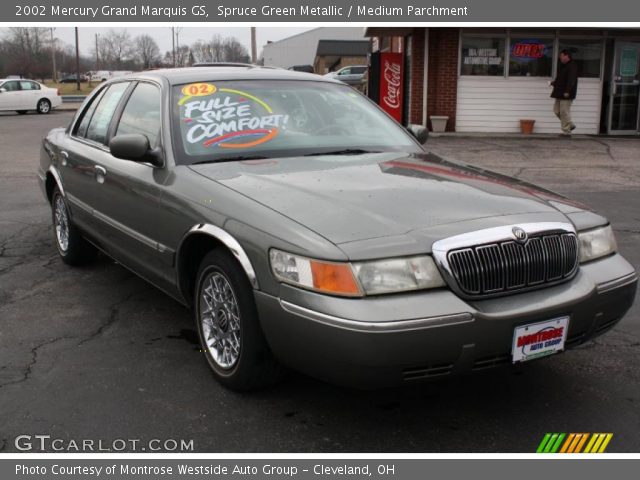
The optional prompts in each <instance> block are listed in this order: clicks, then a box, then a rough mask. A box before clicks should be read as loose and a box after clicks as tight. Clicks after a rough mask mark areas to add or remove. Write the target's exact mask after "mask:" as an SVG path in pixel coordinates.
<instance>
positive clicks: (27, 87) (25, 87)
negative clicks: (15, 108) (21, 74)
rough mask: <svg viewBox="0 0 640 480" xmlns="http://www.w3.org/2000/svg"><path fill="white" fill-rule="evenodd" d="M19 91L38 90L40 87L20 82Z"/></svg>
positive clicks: (31, 83)
mask: <svg viewBox="0 0 640 480" xmlns="http://www.w3.org/2000/svg"><path fill="white" fill-rule="evenodd" d="M20 89H21V90H40V85H38V84H37V83H34V82H26V81H21V82H20Z"/></svg>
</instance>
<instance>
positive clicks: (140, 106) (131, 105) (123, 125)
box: [116, 83, 160, 147]
mask: <svg viewBox="0 0 640 480" xmlns="http://www.w3.org/2000/svg"><path fill="white" fill-rule="evenodd" d="M126 133H140V134H142V135H146V137H147V138H148V139H149V145H151V146H152V147H153V146H155V145H156V143H157V141H158V135H159V134H160V90H159V89H158V87H156V86H155V85H152V84H150V83H139V84H138V85H137V86H136V88H135V90H134V91H133V93H132V94H131V96H130V97H129V100H128V101H127V106H126V107H125V108H124V111H123V112H122V117H120V123H119V124H118V128H117V130H116V135H121V134H126Z"/></svg>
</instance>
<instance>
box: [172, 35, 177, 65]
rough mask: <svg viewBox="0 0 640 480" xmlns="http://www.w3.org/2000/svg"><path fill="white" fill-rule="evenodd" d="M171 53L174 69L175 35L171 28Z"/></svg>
mask: <svg viewBox="0 0 640 480" xmlns="http://www.w3.org/2000/svg"><path fill="white" fill-rule="evenodd" d="M171 52H172V56H173V68H176V33H175V31H174V29H173V27H171Z"/></svg>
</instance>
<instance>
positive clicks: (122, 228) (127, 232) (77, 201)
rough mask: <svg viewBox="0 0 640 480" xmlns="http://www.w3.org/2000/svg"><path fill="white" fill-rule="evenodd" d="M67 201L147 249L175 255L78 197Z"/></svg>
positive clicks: (160, 244)
mask: <svg viewBox="0 0 640 480" xmlns="http://www.w3.org/2000/svg"><path fill="white" fill-rule="evenodd" d="M67 200H69V202H70V203H71V204H73V205H75V206H76V207H78V208H81V209H82V210H84V211H85V212H87V213H89V214H90V215H92V216H94V217H95V218H97V219H98V220H101V221H102V222H104V223H106V224H107V225H109V226H110V227H113V228H115V229H116V230H119V231H120V232H122V233H124V234H125V235H128V236H129V237H131V238H133V239H134V240H137V241H138V242H140V243H142V244H144V245H146V246H147V247H149V248H152V249H154V250H157V251H158V252H160V253H166V252H170V253H173V250H172V249H171V248H169V247H167V246H166V245H163V244H162V243H160V242H156V241H155V240H153V239H152V238H149V237H147V236H146V235H143V234H142V233H140V232H138V231H136V230H134V229H132V228H129V227H127V226H126V225H123V224H122V223H120V222H118V221H117V220H114V219H113V218H111V217H109V216H108V215H105V214H104V213H102V212H99V211H98V210H96V209H94V208H92V207H91V206H90V205H88V204H86V203H84V202H83V201H82V200H80V199H78V198H77V197H75V196H73V195H71V194H69V195H68V196H67Z"/></svg>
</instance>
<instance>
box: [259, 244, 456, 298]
mask: <svg viewBox="0 0 640 480" xmlns="http://www.w3.org/2000/svg"><path fill="white" fill-rule="evenodd" d="M269 258H270V261H271V269H272V271H273V274H274V275H275V276H276V278H277V279H278V280H280V281H282V282H285V283H290V284H292V285H297V286H300V287H303V288H308V289H310V290H316V291H319V292H323V293H331V294H335V295H343V296H352V297H361V296H363V295H376V294H382V293H393V292H403V291H410V290H421V289H426V288H437V287H442V286H444V281H443V280H442V277H441V276H440V273H439V272H438V268H437V267H436V265H435V263H434V262H433V259H432V258H431V257H429V256H418V257H407V258H394V259H389V260H376V261H371V262H357V263H354V264H350V263H336V262H326V261H322V260H313V259H309V258H305V257H300V256H298V255H292V254H290V253H286V252H282V251H280V250H271V251H270V252H269Z"/></svg>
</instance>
